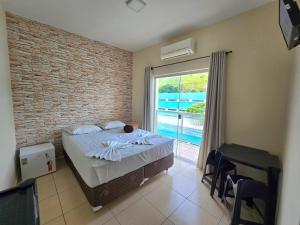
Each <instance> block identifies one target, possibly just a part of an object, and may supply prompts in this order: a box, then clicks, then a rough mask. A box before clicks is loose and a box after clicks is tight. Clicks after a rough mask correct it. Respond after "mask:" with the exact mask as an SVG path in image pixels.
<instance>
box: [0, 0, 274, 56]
mask: <svg viewBox="0 0 300 225" xmlns="http://www.w3.org/2000/svg"><path fill="white" fill-rule="evenodd" d="M125 1H126V0H7V1H4V7H5V9H6V10H8V11H10V12H13V13H15V14H17V15H20V16H23V17H27V18H29V19H32V20H36V21H39V22H42V23H46V24H49V25H52V26H55V27H58V28H61V29H64V30H66V31H69V32H73V33H76V34H79V35H82V36H85V37H88V38H91V39H94V40H98V41H101V42H104V43H107V44H111V45H113V46H116V47H119V48H122V49H126V50H129V51H138V50H141V49H143V48H146V47H149V46H151V45H154V44H157V43H159V42H161V41H164V40H166V39H168V38H170V37H173V36H176V35H180V34H183V33H186V32H190V31H192V30H195V29H197V28H200V27H203V26H207V25H210V24H213V23H216V22H218V21H222V20H224V19H226V18H229V17H232V16H235V15H238V14H241V13H243V12H245V11H248V10H250V9H253V8H256V7H259V6H261V5H263V4H266V3H268V2H271V1H272V0H226V1H225V0H144V1H145V2H146V3H147V6H146V7H145V8H144V9H143V10H142V11H140V12H139V13H136V12H134V11H132V10H131V9H129V8H128V7H127V6H126V4H125Z"/></svg>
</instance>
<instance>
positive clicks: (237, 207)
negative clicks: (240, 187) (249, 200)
mask: <svg viewBox="0 0 300 225" xmlns="http://www.w3.org/2000/svg"><path fill="white" fill-rule="evenodd" d="M241 203H242V199H241V198H240V197H239V195H236V196H235V201H234V207H233V212H232V217H231V223H230V225H239V224H240V216H241V207H242V205H241Z"/></svg>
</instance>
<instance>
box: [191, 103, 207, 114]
mask: <svg viewBox="0 0 300 225" xmlns="http://www.w3.org/2000/svg"><path fill="white" fill-rule="evenodd" d="M205 109H206V104H205V103H204V102H201V103H198V104H195V105H192V106H190V107H188V108H187V110H186V111H187V112H190V113H200V114H204V113H205Z"/></svg>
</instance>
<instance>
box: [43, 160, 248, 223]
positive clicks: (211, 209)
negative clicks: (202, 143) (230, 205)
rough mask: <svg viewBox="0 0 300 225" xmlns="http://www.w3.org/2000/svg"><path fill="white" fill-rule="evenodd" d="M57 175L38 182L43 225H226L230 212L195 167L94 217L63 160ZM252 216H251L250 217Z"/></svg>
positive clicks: (176, 170)
mask: <svg viewBox="0 0 300 225" xmlns="http://www.w3.org/2000/svg"><path fill="white" fill-rule="evenodd" d="M57 169H58V170H57V172H56V173H53V174H51V175H48V176H44V177H41V178H38V192H39V206H40V216H41V224H42V225H44V224H47V225H101V224H105V225H161V224H163V225H226V224H229V212H228V210H227V209H226V207H224V205H223V204H221V203H220V201H219V200H218V199H217V198H216V199H217V200H214V199H212V198H211V197H210V196H209V188H208V187H207V186H206V185H204V184H202V183H201V182H200V179H201V176H202V174H201V172H200V171H199V170H198V169H196V167H195V165H191V164H188V163H186V162H184V161H182V160H179V159H175V164H174V166H173V167H172V168H171V169H170V170H169V171H168V173H166V172H162V173H161V174H159V175H157V176H156V177H154V178H152V179H151V180H150V181H149V182H147V183H145V184H144V185H143V186H142V187H140V188H138V189H137V190H134V191H132V192H131V193H129V194H127V195H125V196H123V197H121V198H120V199H117V200H115V201H114V202H112V203H111V204H109V205H107V206H105V207H104V208H102V209H101V210H100V211H98V212H97V213H94V212H93V211H92V210H91V207H90V205H89V203H88V201H87V199H86V197H85V195H84V193H83V192H82V190H81V188H80V186H79V184H78V183H77V181H76V179H75V177H74V175H73V173H72V171H71V170H70V168H69V167H68V166H67V165H66V164H65V162H64V161H63V160H60V161H59V162H58V168H57ZM250 216H251V215H250Z"/></svg>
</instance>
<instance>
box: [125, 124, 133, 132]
mask: <svg viewBox="0 0 300 225" xmlns="http://www.w3.org/2000/svg"><path fill="white" fill-rule="evenodd" d="M133 130H134V128H133V126H131V125H125V127H124V132H125V133H132V132H133Z"/></svg>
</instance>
